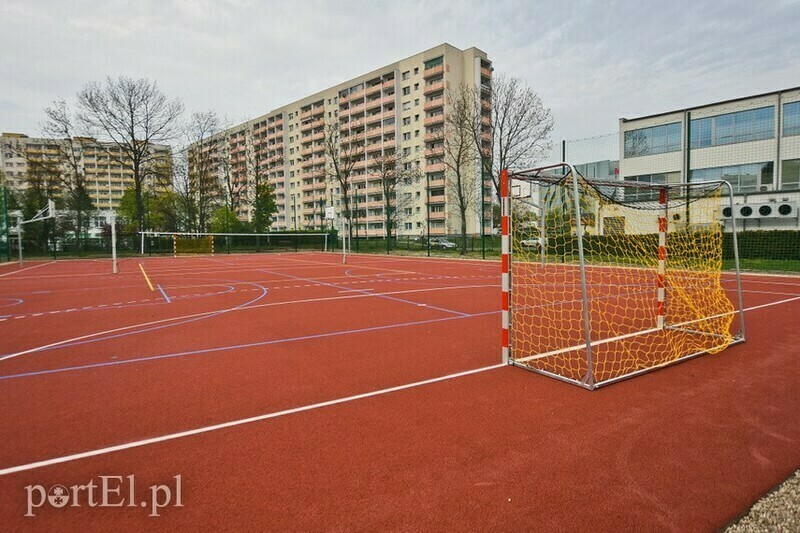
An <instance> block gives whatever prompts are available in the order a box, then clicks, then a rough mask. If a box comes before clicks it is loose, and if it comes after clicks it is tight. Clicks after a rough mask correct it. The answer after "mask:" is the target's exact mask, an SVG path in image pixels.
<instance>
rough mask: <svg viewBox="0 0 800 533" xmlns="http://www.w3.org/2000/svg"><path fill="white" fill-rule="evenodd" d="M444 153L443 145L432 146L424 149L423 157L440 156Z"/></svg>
mask: <svg viewBox="0 0 800 533" xmlns="http://www.w3.org/2000/svg"><path fill="white" fill-rule="evenodd" d="M443 155H444V146H434V147H433V148H428V149H426V150H425V157H441V156H443Z"/></svg>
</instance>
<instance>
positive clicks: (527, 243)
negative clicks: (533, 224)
mask: <svg viewBox="0 0 800 533" xmlns="http://www.w3.org/2000/svg"><path fill="white" fill-rule="evenodd" d="M520 245H521V246H522V247H523V248H525V249H526V250H539V249H540V248H541V246H542V245H541V243H540V242H539V239H525V240H523V241H521V242H520Z"/></svg>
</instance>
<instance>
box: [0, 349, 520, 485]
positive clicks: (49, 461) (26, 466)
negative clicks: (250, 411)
mask: <svg viewBox="0 0 800 533" xmlns="http://www.w3.org/2000/svg"><path fill="white" fill-rule="evenodd" d="M505 366H508V365H506V364H504V363H499V364H496V365H491V366H484V367H481V368H476V369H473V370H465V371H464V372H457V373H455V374H447V375H446V376H439V377H437V378H431V379H425V380H422V381H415V382H414V383H407V384H405V385H397V386H396V387H389V388H386V389H380V390H376V391H372V392H364V393H361V394H355V395H353V396H346V397H344V398H337V399H335V400H328V401H325V402H319V403H313V404H310V405H303V406H301V407H294V408H292V409H285V410H283V411H276V412H273V413H267V414H263V415H258V416H252V417H250V418H241V419H239V420H232V421H230V422H223V423H221V424H214V425H212V426H205V427H199V428H195V429H190V430H187V431H180V432H178V433H170V434H168V435H162V436H160V437H152V438H149V439H143V440H137V441H133V442H127V443H125V444H118V445H116V446H108V447H106V448H99V449H96V450H90V451H88V452H81V453H75V454H72V455H64V456H62V457H55V458H53V459H47V460H44V461H37V462H35V463H28V464H24V465H18V466H11V467H8V468H3V469H1V470H0V476H6V475H8V474H14V473H17V472H24V471H26V470H33V469H35V468H42V467H44V466H51V465H57V464H61V463H67V462H70V461H76V460H78V459H86V458H88V457H96V456H98V455H105V454H108V453H114V452H119V451H122V450H129V449H131V448H139V447H142V446H147V445H149V444H156V443H159V442H165V441H169V440H175V439H180V438H183V437H191V436H193V435H200V434H202V433H209V432H211V431H217V430H220V429H227V428H231V427H236V426H241V425H244V424H251V423H253V422H260V421H262V420H269V419H271V418H278V417H281V416H287V415H292V414H296V413H302V412H304V411H311V410H314V409H321V408H323V407H330V406H332V405H338V404H342V403H347V402H353V401H356V400H363V399H364V398H372V397H374V396H381V395H384V394H389V393H392V392H397V391H402V390H406V389H412V388H415V387H422V386H424V385H430V384H432V383H438V382H440V381H446V380H450V379H456V378H460V377H464V376H469V375H472V374H478V373H480V372H486V371H487V370H495V369H497V368H501V367H505Z"/></svg>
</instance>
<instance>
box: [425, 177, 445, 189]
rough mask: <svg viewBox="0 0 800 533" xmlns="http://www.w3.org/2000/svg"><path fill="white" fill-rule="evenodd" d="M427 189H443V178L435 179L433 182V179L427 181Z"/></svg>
mask: <svg viewBox="0 0 800 533" xmlns="http://www.w3.org/2000/svg"><path fill="white" fill-rule="evenodd" d="M428 187H429V188H431V189H433V188H436V187H444V178H438V179H435V180H434V179H429V180H428Z"/></svg>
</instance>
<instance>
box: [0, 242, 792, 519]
mask: <svg viewBox="0 0 800 533" xmlns="http://www.w3.org/2000/svg"><path fill="white" fill-rule="evenodd" d="M109 270H110V265H109V262H108V261H59V262H55V263H49V262H39V263H26V265H25V269H23V270H18V267H17V266H15V265H2V266H0V398H2V409H0V427H2V428H3V433H2V439H1V440H0V502H2V503H1V504H0V505H2V509H0V523H2V524H3V529H5V530H8V529H24V528H29V527H36V528H42V529H50V530H52V529H59V530H63V529H70V530H74V529H78V528H80V529H83V530H109V529H111V528H125V529H141V528H143V527H147V528H158V529H165V530H166V529H175V528H177V527H180V528H186V529H188V528H204V529H211V528H225V529H271V530H286V529H294V530H310V529H324V530H327V529H336V530H342V529H347V530H376V529H382V530H385V529H391V530H397V529H401V530H419V529H426V530H430V529H456V528H459V529H490V528H491V529H502V530H545V531H552V530H556V529H579V530H595V531H596V530H620V529H624V530H633V529H636V530H714V529H717V528H719V527H721V526H723V525H725V524H726V523H728V522H729V521H730V520H732V519H734V518H735V517H736V516H737V515H739V514H740V513H742V512H744V511H745V510H746V509H747V508H748V507H749V506H750V505H751V504H752V503H753V502H754V501H755V500H757V499H758V498H759V497H760V496H762V495H763V494H764V493H765V492H766V491H768V490H769V489H770V488H771V487H773V486H774V485H776V484H777V483H779V482H780V481H782V480H783V479H785V478H786V477H788V475H789V474H790V473H791V472H793V471H794V470H795V469H797V468H798V466H800V445H798V441H800V424H798V423H797V420H798V419H800V380H798V376H800V362H799V361H800V358H798V354H799V353H800V348H798V346H800V332H798V329H799V328H798V327H797V323H798V321H797V316H798V314H799V313H800V278H793V277H767V276H756V275H746V276H745V278H744V287H745V291H746V292H745V307H746V308H748V309H749V310H748V311H747V313H746V316H747V327H748V342H747V343H746V344H743V345H738V346H734V347H731V348H729V349H728V350H725V351H723V352H722V353H720V354H717V355H712V356H705V357H700V358H697V359H694V360H691V361H688V362H685V363H682V364H679V365H675V366H672V367H668V368H665V369H663V370H659V371H656V372H653V373H650V374H646V375H644V376H640V377H637V378H635V379H632V380H628V381H624V382H621V383H618V384H615V385H612V386H609V387H607V388H603V389H599V390H597V391H594V392H588V391H586V390H583V389H580V388H578V387H576V386H572V385H568V384H565V383H561V382H558V381H556V380H553V379H548V378H545V377H543V376H539V375H535V374H533V373H530V372H526V371H525V370H522V369H519V368H513V367H505V366H501V365H498V362H499V358H500V356H499V348H498V346H499V337H500V313H499V310H500V290H499V285H500V267H499V263H497V262H481V261H460V260H447V259H430V260H429V259H418V258H403V257H387V256H367V255H356V256H351V257H350V258H349V262H348V264H347V265H342V264H341V258H340V256H337V255H334V254H322V253H317V254H287V255H252V256H217V257H193V258H171V257H170V258H143V259H129V260H125V261H123V262H122V263H121V271H120V273H119V274H117V275H116V276H115V275H112V274H110V273H109V272H108V271H109ZM145 274H146V276H145ZM731 281H732V279H731V278H727V279H726V282H728V283H730V282H731ZM150 285H152V290H151V287H150ZM177 475H180V476H181V500H182V507H175V506H168V507H165V508H164V509H161V510H160V516H158V517H150V516H148V514H149V512H150V509H149V508H144V507H138V506H137V505H138V503H139V502H141V501H145V500H146V499H148V498H149V497H150V492H149V486H151V485H155V484H168V483H170V482H171V480H173V479H174V476H177ZM100 476H123V477H124V478H125V479H127V476H135V490H134V499H135V502H134V506H133V507H128V506H125V507H121V508H108V507H106V508H99V507H94V508H90V507H89V506H88V505H87V501H86V499H85V498H84V499H82V500H79V503H80V504H81V506H80V507H74V506H71V505H69V506H66V507H63V508H55V507H53V506H51V505H49V504H48V503H44V504H42V506H41V507H39V508H36V509H35V511H34V514H35V516H33V517H27V518H26V517H24V516H23V515H24V514H25V513H26V511H27V493H26V488H25V487H26V486H33V485H41V486H43V487H45V489H50V488H51V487H53V486H55V485H63V486H65V487H73V486H76V485H82V484H84V485H85V484H87V483H88V482H90V481H92V480H94V482H95V483H99V480H100ZM126 483H127V481H126ZM123 494H124V493H123ZM114 501H116V500H114ZM128 503H129V502H128Z"/></svg>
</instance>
